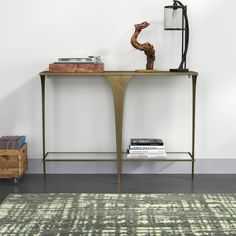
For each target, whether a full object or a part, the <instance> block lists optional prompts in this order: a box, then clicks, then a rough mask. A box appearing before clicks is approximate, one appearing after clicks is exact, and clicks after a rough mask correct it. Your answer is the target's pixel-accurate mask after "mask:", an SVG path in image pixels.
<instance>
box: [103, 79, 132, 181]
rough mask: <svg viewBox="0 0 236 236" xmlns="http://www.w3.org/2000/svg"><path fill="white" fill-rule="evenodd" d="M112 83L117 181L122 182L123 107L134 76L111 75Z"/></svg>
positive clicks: (109, 80)
mask: <svg viewBox="0 0 236 236" xmlns="http://www.w3.org/2000/svg"><path fill="white" fill-rule="evenodd" d="M105 77H106V79H107V81H108V82H109V83H110V85H111V88H112V92H113V96H114V108H115V123H116V153H117V154H116V163H117V181H118V184H120V182H121V170H122V122H123V105H124V93H125V87H126V84H127V83H128V81H129V80H130V79H131V78H132V76H125V75H124V76H121V75H109V76H105Z"/></svg>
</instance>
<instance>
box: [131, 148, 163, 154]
mask: <svg viewBox="0 0 236 236" xmlns="http://www.w3.org/2000/svg"><path fill="white" fill-rule="evenodd" d="M128 153H130V154H135V153H136V154H165V149H164V148H163V149H129V151H128Z"/></svg>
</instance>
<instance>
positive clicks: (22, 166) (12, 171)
mask: <svg viewBox="0 0 236 236" xmlns="http://www.w3.org/2000/svg"><path fill="white" fill-rule="evenodd" d="M26 169H27V145H26V144H24V146H23V147H22V148H21V149H20V150H0V178H9V179H10V178H14V179H15V180H18V179H20V178H21V177H22V176H23V175H24V173H25V171H26Z"/></svg>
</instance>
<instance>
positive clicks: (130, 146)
mask: <svg viewBox="0 0 236 236" xmlns="http://www.w3.org/2000/svg"><path fill="white" fill-rule="evenodd" d="M164 148H165V146H164V145H157V146H152V145H129V149H142V150H143V149H164Z"/></svg>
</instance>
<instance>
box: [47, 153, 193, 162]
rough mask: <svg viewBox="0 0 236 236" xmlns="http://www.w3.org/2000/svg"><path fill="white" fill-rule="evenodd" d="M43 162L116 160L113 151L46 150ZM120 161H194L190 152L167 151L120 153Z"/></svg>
mask: <svg viewBox="0 0 236 236" xmlns="http://www.w3.org/2000/svg"><path fill="white" fill-rule="evenodd" d="M43 161H45V162H54V161H55V162H56V161H59V162H63V161H71V162H76V161H81V162H112V161H117V159H116V153H115V152H47V154H46V155H45V159H43ZM122 161H125V162H132V161H133V162H134V161H170V162H171V161H183V162H185V161H190V162H192V161H194V159H193V157H192V155H191V153H190V152H167V156H166V157H158V158H127V154H126V153H122Z"/></svg>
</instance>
